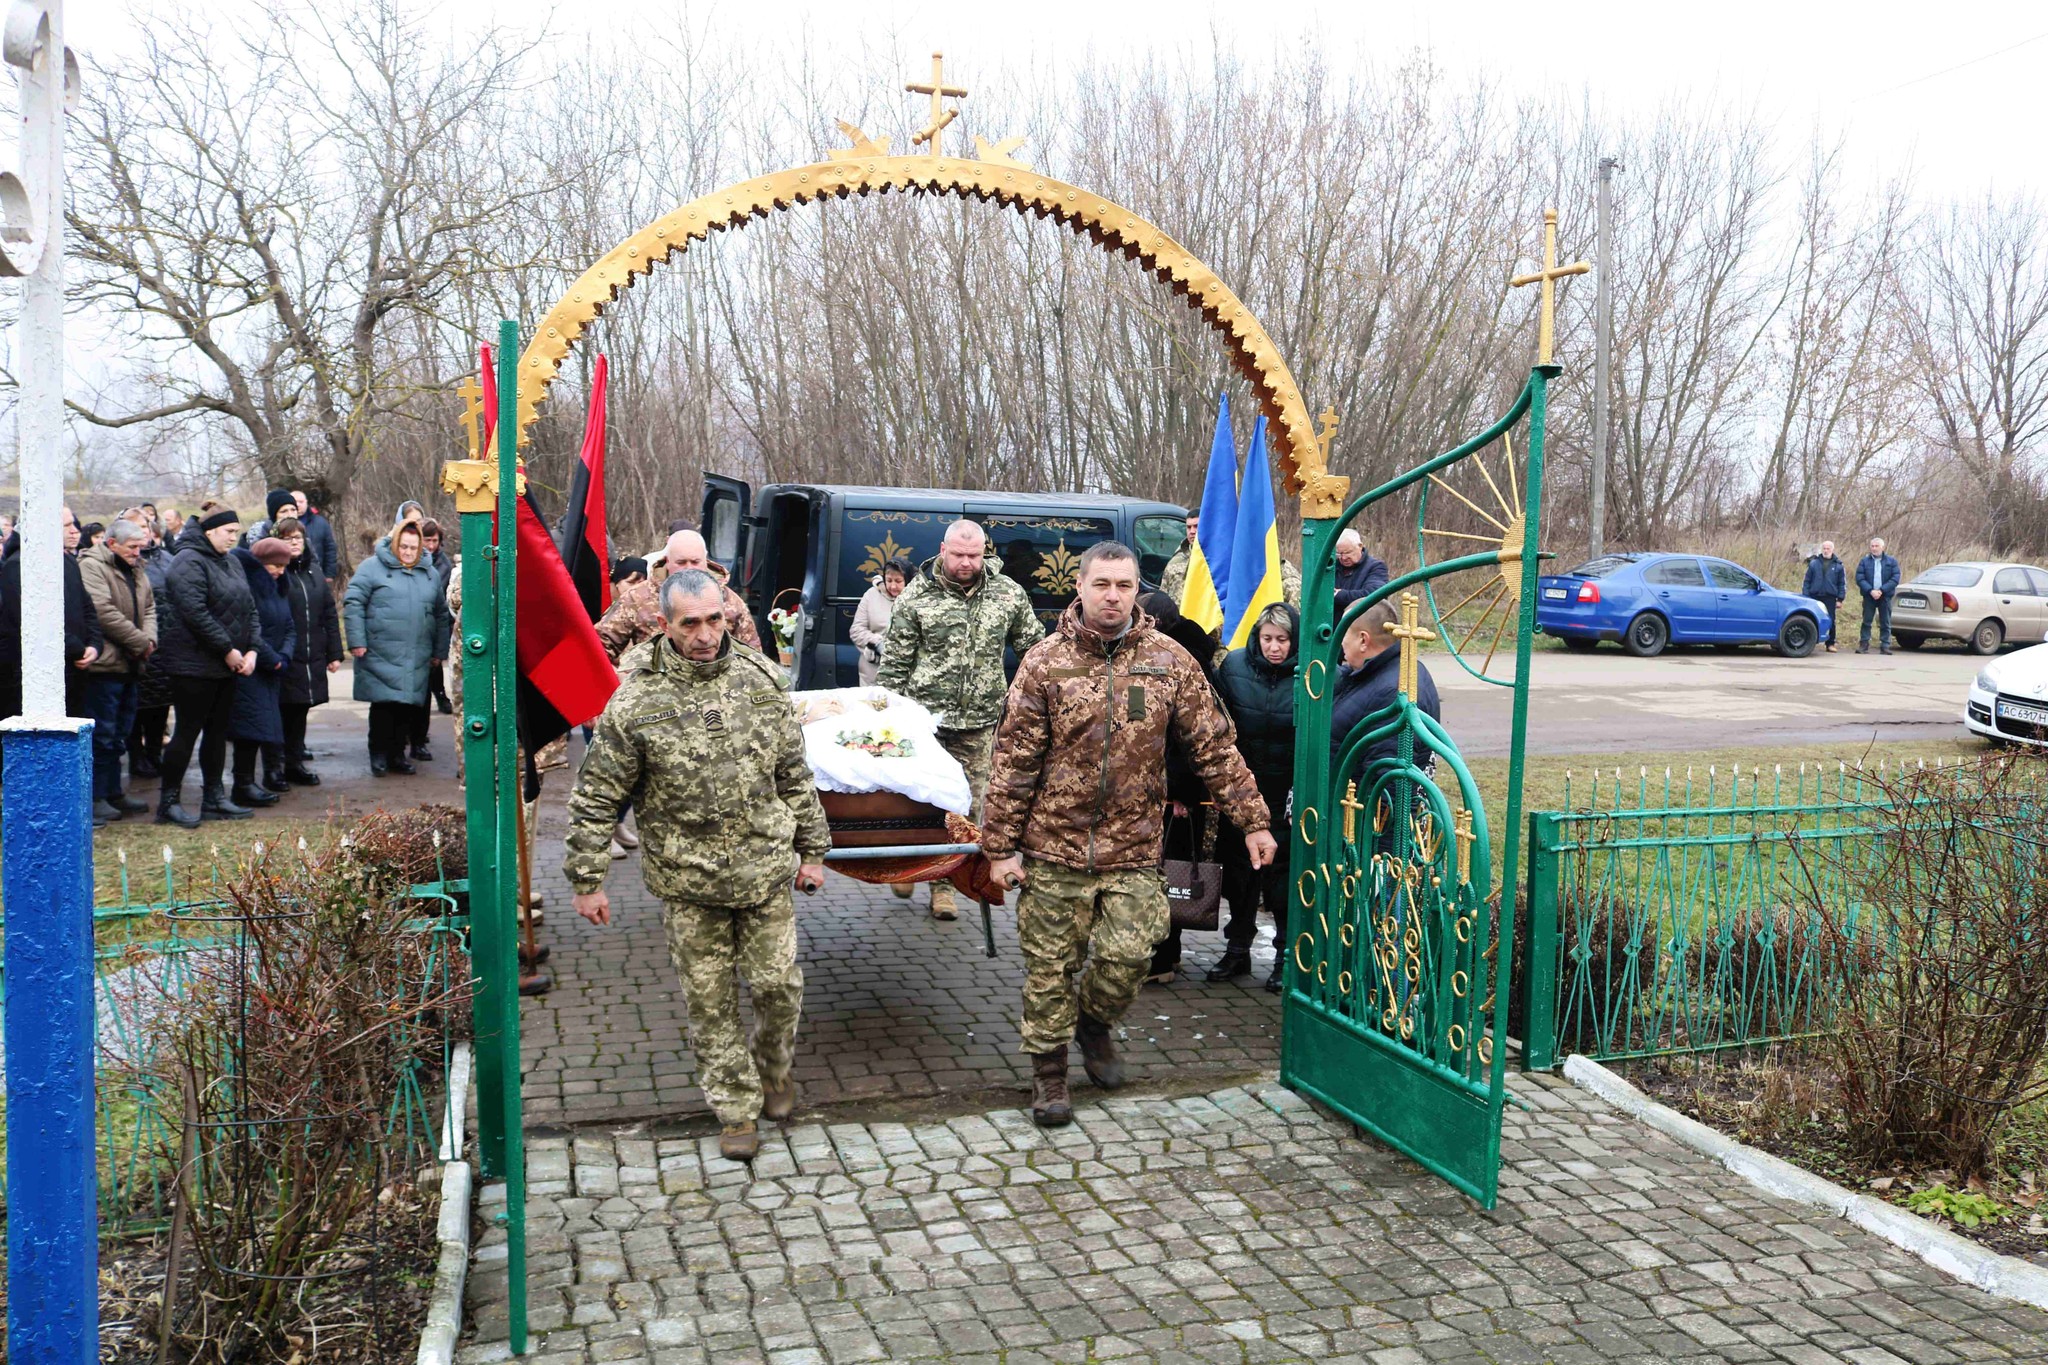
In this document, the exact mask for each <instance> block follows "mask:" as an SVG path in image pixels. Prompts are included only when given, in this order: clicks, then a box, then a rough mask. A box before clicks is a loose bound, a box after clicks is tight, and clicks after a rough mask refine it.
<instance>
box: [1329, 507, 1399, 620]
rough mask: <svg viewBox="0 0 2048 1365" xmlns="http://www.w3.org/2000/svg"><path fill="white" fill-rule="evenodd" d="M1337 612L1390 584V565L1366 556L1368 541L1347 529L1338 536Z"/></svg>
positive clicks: (1368, 555) (1375, 557) (1335, 581)
mask: <svg viewBox="0 0 2048 1365" xmlns="http://www.w3.org/2000/svg"><path fill="white" fill-rule="evenodd" d="M1333 581H1334V583H1335V586H1336V589H1337V610H1338V611H1339V612H1342V611H1343V610H1344V608H1346V607H1348V606H1350V605H1351V604H1352V603H1353V602H1356V601H1357V600H1358V599H1359V598H1361V597H1364V596H1366V595H1367V594H1369V593H1370V592H1372V590H1373V589H1374V588H1378V587H1382V586H1384V585H1385V583H1386V581H1387V561H1386V560H1384V559H1381V558H1380V557H1379V556H1377V555H1372V554H1368V553H1366V549H1365V537H1364V536H1361V535H1360V534H1358V532H1357V531H1355V530H1353V529H1352V528H1351V527H1349V526H1347V527H1345V528H1344V529H1343V530H1342V531H1340V532H1338V533H1337V572H1336V575H1335V578H1334V580H1333Z"/></svg>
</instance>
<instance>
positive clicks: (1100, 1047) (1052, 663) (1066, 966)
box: [982, 541, 1277, 1127]
mask: <svg viewBox="0 0 2048 1365" xmlns="http://www.w3.org/2000/svg"><path fill="white" fill-rule="evenodd" d="M1137 602H1138V560H1137V556H1136V555H1134V554H1133V553H1132V552H1131V551H1130V549H1129V548H1127V547H1125V546H1123V545H1120V544H1118V543H1117V542H1115V541H1102V542H1100V543H1098V544H1095V545H1091V546H1089V547H1088V549H1087V550H1086V551H1084V552H1083V553H1082V555H1081V566H1080V578H1079V585H1078V600H1077V601H1076V602H1075V603H1074V605H1072V606H1070V607H1068V608H1067V611H1066V614H1065V615H1064V616H1062V617H1061V618H1060V624H1059V629H1058V630H1057V631H1056V632H1055V633H1054V634H1053V635H1052V637H1051V638H1049V639H1047V640H1046V641H1045V642H1044V643H1042V644H1040V645H1039V646H1038V647H1037V648H1035V649H1033V650H1032V651H1031V652H1030V653H1029V654H1027V655H1025V657H1024V662H1023V664H1022V665H1021V666H1020V667H1019V668H1018V670H1017V678H1016V681H1015V682H1013V683H1012V684H1011V685H1010V691H1009V697H1008V702H1007V705H1006V706H1005V708H1004V711H1003V719H1002V724H1001V725H1000V726H999V727H997V731H996V751H995V771H994V774H993V775H992V776H991V777H990V779H989V787H988V821H987V824H986V826H985V827H984V831H983V836H982V850H983V852H985V853H986V854H987V855H988V858H989V860H990V863H991V871H992V873H993V875H994V877H995V879H996V880H997V881H998V882H999V883H1002V884H1005V885H1009V886H1022V887H1023V888H1024V893H1023V895H1022V897H1021V898H1020V899H1019V902H1018V906H1017V943H1018V946H1019V947H1020V948H1021V949H1022V950H1023V953H1024V967H1025V976H1024V1025H1023V1050H1024V1051H1025V1052H1026V1053H1028V1054H1030V1056H1031V1070H1032V1097H1031V1117H1032V1118H1033V1120H1035V1121H1036V1122H1037V1123H1038V1124H1039V1125H1040V1126H1042V1127H1055V1126H1057V1125H1060V1124H1063V1123H1067V1122H1069V1121H1070V1120H1071V1119H1072V1118H1073V1107H1072V1102H1071V1100H1070V1098H1069V1096H1068V1092H1067V1044H1068V1041H1069V1039H1072V1040H1074V1041H1076V1042H1078V1043H1079V1044H1080V1048H1081V1061H1082V1065H1083V1066H1084V1068H1085V1069H1086V1070H1087V1072H1088V1077H1089V1079H1090V1080H1092V1081H1094V1082H1095V1084H1096V1085H1098V1086H1100V1087H1102V1088H1103V1089H1105V1090H1114V1089H1115V1088H1116V1087H1118V1086H1119V1085H1121V1084H1123V1063H1122V1061H1121V1060H1119V1058H1118V1057H1117V1055H1116V1045H1115V1044H1114V1043H1113V1042H1112V1041H1111V1039H1110V1029H1111V1027H1112V1026H1113V1025H1114V1024H1115V1023H1116V1022H1117V1020H1119V1019H1121V1018H1122V1017H1123V1014H1124V1011H1125V1010H1127V1009H1129V1008H1130V1005H1131V1002H1132V1001H1133V1000H1135V999H1136V998H1137V995H1138V991H1139V988H1140V987H1141V986H1142V985H1143V984H1144V979H1145V972H1146V969H1147V967H1148V966H1149V965H1150V963H1151V960H1152V945H1153V944H1155V943H1157V942H1158V941H1159V940H1160V939H1161V938H1163V937H1164V936H1165V934H1166V929H1167V923H1168V914H1167V904H1166V883H1165V880H1164V879H1163V877H1162V876H1161V874H1160V870H1159V861H1160V855H1161V852H1162V841H1163V838H1164V833H1165V808H1166V746H1167V741H1168V737H1169V736H1171V737H1172V739H1173V740H1174V741H1175V742H1177V743H1178V744H1179V745H1180V746H1181V749H1182V751H1183V752H1184V753H1185V754H1186V755H1187V757H1188V761H1189V763H1190V765H1191V766H1192V767H1193V768H1194V770H1195V772H1196V773H1197V775H1199V776H1200V777H1201V779H1202V784H1203V786H1205V787H1207V788H1208V790H1209V794H1210V795H1211V796H1212V797H1214V798H1215V800H1216V803H1217V804H1218V805H1219V806H1221V807H1222V808H1223V812H1224V814H1225V815H1227V816H1228V817H1229V818H1230V821H1231V823H1232V824H1234V825H1236V826H1237V827H1238V828H1239V829H1241V830H1243V831H1244V832H1245V835H1244V842H1245V853H1246V855H1247V857H1248V858H1249V860H1250V862H1251V865H1252V866H1253V867H1254V868H1261V867H1264V866H1266V864H1268V863H1269V862H1271V861H1272V860H1273V857H1274V855H1275V853H1276V851H1277V846H1276V845H1275V843H1274V840H1273V835H1272V834H1271V832H1270V831H1269V828H1268V826H1269V824H1270V819H1269V817H1268V815H1267V812H1266V803H1265V801H1264V800H1263V799H1261V798H1260V796H1259V787H1258V782H1257V781H1256V780H1255V779H1254V778H1253V776H1252V773H1251V770H1250V769H1249V768H1247V767H1246V766H1245V762H1244V759H1243V758H1242V757H1240V756H1239V754H1238V752H1237V748H1236V746H1235V744H1234V742H1233V741H1234V738H1235V731H1234V730H1233V729H1232V726H1231V723H1230V717H1229V715H1228V714H1227V713H1226V712H1225V711H1224V709H1223V703H1222V701H1221V700H1219V699H1218V697H1217V696H1216V693H1215V691H1214V690H1213V689H1212V688H1211V687H1210V686H1209V682H1208V679H1207V678H1206V677H1205V676H1203V673H1202V669H1201V666H1200V665H1199V664H1197V663H1196V662H1195V660H1194V658H1193V657H1192V656H1191V655H1189V653H1188V652H1187V651H1186V650H1185V649H1182V648H1181V647H1180V646H1179V645H1177V644H1175V643H1174V642H1173V641H1171V640H1169V639H1167V638H1166V637H1165V636H1163V635H1161V634H1159V633H1158V632H1157V631H1155V630H1154V629H1153V628H1152V622H1151V620H1150V618H1149V617H1147V616H1146V615H1145V614H1144V613H1143V612H1142V611H1139V610H1138V607H1137Z"/></svg>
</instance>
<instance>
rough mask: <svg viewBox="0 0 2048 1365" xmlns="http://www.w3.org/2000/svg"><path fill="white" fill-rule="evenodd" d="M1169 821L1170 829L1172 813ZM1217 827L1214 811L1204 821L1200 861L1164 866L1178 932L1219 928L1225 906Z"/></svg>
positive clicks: (1169, 860)
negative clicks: (1221, 910) (1217, 847)
mask: <svg viewBox="0 0 2048 1365" xmlns="http://www.w3.org/2000/svg"><path fill="white" fill-rule="evenodd" d="M1186 818H1188V819H1193V818H1194V817H1193V816H1192V815H1190V816H1188V817H1186ZM1166 820H1167V826H1168V828H1169V829H1170V828H1171V827H1172V824H1173V820H1174V816H1173V815H1172V813H1171V812H1169V813H1168V814H1167V817H1166ZM1216 824H1217V821H1216V815H1215V812H1214V811H1213V810H1211V811H1209V813H1208V814H1207V816H1206V818H1204V819H1203V821H1202V838H1201V852H1200V857H1199V858H1198V859H1196V860H1194V861H1190V860H1188V859H1186V858H1167V859H1165V860H1163V861H1162V862H1161V864H1160V869H1161V870H1162V871H1163V872H1164V873H1165V874H1166V905H1167V909H1168V911H1169V912H1170V914H1171V915H1172V924H1173V927H1174V928H1176V929H1215V928H1216V927H1217V915H1218V912H1219V910H1220V909H1221V908H1222V905H1223V864H1221V863H1219V862H1217V861H1216Z"/></svg>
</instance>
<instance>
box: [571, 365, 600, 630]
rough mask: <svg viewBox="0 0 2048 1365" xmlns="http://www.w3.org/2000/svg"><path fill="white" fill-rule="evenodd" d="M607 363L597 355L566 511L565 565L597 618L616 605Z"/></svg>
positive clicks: (577, 591) (580, 594) (587, 605)
mask: <svg viewBox="0 0 2048 1365" xmlns="http://www.w3.org/2000/svg"><path fill="white" fill-rule="evenodd" d="M604 390H605V361H604V357H603V356H601V355H600V356H599V357H598V358H597V370H596V372H595V373H594V374H592V376H591V379H590V415H589V417H587V418H586V419H585V420H584V424H583V449H582V451H581V452H580V453H579V454H578V455H577V457H576V472H575V474H574V475H573V476H571V478H570V480H569V510H568V511H567V512H565V513H563V514H562V527H561V534H562V539H561V550H562V563H563V564H565V565H566V566H568V570H569V578H570V579H571V581H573V582H574V583H575V584H576V595H577V596H578V597H580V598H582V599H583V610H584V611H585V612H587V613H589V616H590V619H591V620H593V621H595V620H597V618H598V617H600V616H602V615H604V614H605V612H606V611H607V610H608V609H609V608H610V607H611V604H612V576H611V567H612V558H611V548H610V541H609V539H608V538H607V535H606V526H605V516H604Z"/></svg>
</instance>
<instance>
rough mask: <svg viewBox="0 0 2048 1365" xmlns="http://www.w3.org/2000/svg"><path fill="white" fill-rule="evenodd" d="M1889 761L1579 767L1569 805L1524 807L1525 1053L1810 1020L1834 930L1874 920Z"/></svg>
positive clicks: (1555, 1055) (1887, 826) (1826, 1000)
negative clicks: (1629, 769) (1873, 885)
mask: <svg viewBox="0 0 2048 1365" xmlns="http://www.w3.org/2000/svg"><path fill="white" fill-rule="evenodd" d="M1922 766H1927V765H1922ZM1937 766H1938V765H1937ZM1894 771H1895V770H1894ZM1887 776H1888V774H1887V772H1886V770H1885V769H1884V768H1881V767H1880V768H1871V769H1865V768H1860V767H1851V766H1848V765H1835V766H1832V767H1816V766H1814V765H1810V764H1808V765H1801V766H1799V767H1798V768H1796V769H1782V768H1777V769H1771V770H1763V769H1756V768H1752V769H1750V770H1749V771H1747V772H1743V771H1740V770H1735V771H1732V772H1731V771H1722V770H1717V769H1714V768H1709V769H1707V770H1706V771H1705V772H1703V773H1702V772H1698V771H1697V770H1694V771H1687V772H1685V773H1683V774H1674V773H1672V772H1670V771H1666V772H1664V773H1661V774H1658V775H1655V776H1652V775H1651V774H1650V773H1649V772H1648V771H1647V770H1642V769H1639V770H1638V772H1637V773H1636V774H1634V775H1632V776H1630V777H1624V776H1623V775H1622V774H1621V773H1620V772H1618V771H1617V772H1615V773H1613V774H1611V775H1607V774H1602V775H1596V776H1595V777H1593V779H1592V780H1591V781H1590V783H1587V782H1581V783H1580V792H1581V793H1582V794H1583V795H1582V797H1581V799H1579V800H1576V801H1575V800H1574V799H1573V793H1572V791H1571V785H1570V783H1569V781H1568V783H1567V788H1566V800H1565V805H1566V807H1567V809H1565V810H1560V811H1538V812H1535V813H1533V814H1532V815H1531V816H1530V820H1529V881H1528V886H1527V897H1528V898H1527V902H1526V904H1527V905H1528V907H1529V910H1528V920H1527V928H1526V931H1525V937H1524V938H1523V940H1522V944H1521V948H1522V951H1521V953H1520V954H1519V956H1520V957H1521V958H1522V962H1521V963H1520V964H1519V965H1518V967H1517V977H1518V980H1517V983H1516V991H1517V997H1518V999H1517V1008H1516V1010H1515V1016H1516V1018H1515V1025H1516V1028H1517V1029H1518V1031H1519V1033H1520V1035H1521V1037H1522V1039H1523V1057H1524V1065H1525V1066H1527V1067H1530V1068H1532V1069H1540V1068H1547V1067H1551V1066H1554V1065H1556V1064H1557V1063H1558V1062H1559V1061H1560V1060H1561V1059H1562V1057H1563V1056H1564V1054H1566V1053H1572V1052H1576V1053H1581V1054H1584V1055H1586V1056H1588V1057H1592V1058H1595V1059H1602V1060H1615V1059H1623V1058H1631V1057H1647V1056H1655V1055H1660V1054H1668V1053H1683V1052H1709V1051H1715V1050H1718V1049H1724V1048H1741V1047H1752V1046H1757V1045H1760V1044H1765V1043H1772V1042H1782V1041H1787V1040H1791V1039H1796V1038H1801V1037H1806V1036H1810V1035H1813V1034H1816V1033H1820V1032H1824V1031H1825V1030H1826V1029H1827V1027H1828V1017H1829V1006H1830V1001H1831V999H1832V992H1833V990H1834V987H1835V986H1836V984H1838V982H1839V979H1840V978H1839V975H1838V973H1839V970H1840V967H1839V966H1838V965H1837V964H1839V963H1840V962H1841V961H1842V960H1843V952H1842V949H1843V946H1844V945H1853V944H1855V943H1856V942H1857V940H1858V939H1859V938H1860V937H1862V936H1863V935H1866V934H1868V933H1869V932H1870V926H1871V924H1872V923H1873V916H1872V914H1871V912H1870V907H1869V904H1868V901H1867V900H1866V899H1865V890H1866V888H1867V886H1868V879H1867V877H1866V876H1865V875H1864V874H1865V873H1866V872H1867V870H1868V868H1869V867H1870V866H1871V864H1872V861H1873V859H1874V858H1875V856H1876V854H1877V851H1878V849H1879V843H1878V840H1879V838H1880V837H1881V836H1882V835H1884V834H1885V833H1887V832H1888V831H1890V830H1893V829H1895V828H1896V827H1897V826H1896V816H1897V813H1896V810H1895V809H1894V803H1893V800H1892V798H1891V797H1890V796H1889V795H1887V791H1886V778H1887ZM1820 907H1825V909H1824V910H1823V909H1822V908H1820ZM1823 913H1825V914H1826V915H1827V916H1828V917H1829V921H1830V922H1829V923H1826V924H1823V923H1822V922H1821V921H1820V920H1819V918H1818V917H1819V916H1820V915H1821V914H1823Z"/></svg>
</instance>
